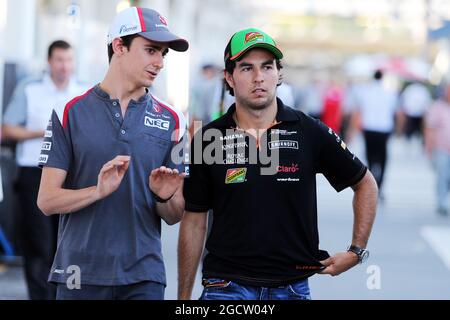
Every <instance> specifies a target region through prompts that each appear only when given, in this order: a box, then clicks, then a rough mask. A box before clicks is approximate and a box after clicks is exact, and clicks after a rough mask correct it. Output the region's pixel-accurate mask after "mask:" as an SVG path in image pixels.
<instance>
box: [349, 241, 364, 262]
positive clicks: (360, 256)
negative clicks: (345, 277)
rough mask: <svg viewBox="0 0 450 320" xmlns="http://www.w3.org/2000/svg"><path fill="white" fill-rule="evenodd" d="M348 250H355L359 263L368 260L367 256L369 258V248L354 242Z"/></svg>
mask: <svg viewBox="0 0 450 320" xmlns="http://www.w3.org/2000/svg"><path fill="white" fill-rule="evenodd" d="M347 251H350V252H353V253H354V254H356V255H357V256H358V262H359V263H363V262H364V261H366V260H367V258H369V250H366V249H362V248H360V247H357V246H355V245H353V244H352V245H350V246H349V247H348V248H347Z"/></svg>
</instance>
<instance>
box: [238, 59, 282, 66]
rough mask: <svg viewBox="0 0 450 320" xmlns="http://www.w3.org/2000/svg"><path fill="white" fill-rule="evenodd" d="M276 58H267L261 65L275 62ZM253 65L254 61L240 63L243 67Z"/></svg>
mask: <svg viewBox="0 0 450 320" xmlns="http://www.w3.org/2000/svg"><path fill="white" fill-rule="evenodd" d="M274 60H275V59H270V60H266V61H264V62H263V63H261V65H262V66H265V65H268V64H273V61H274ZM252 66H253V64H252V63H248V62H242V63H241V64H240V65H239V68H242V67H252Z"/></svg>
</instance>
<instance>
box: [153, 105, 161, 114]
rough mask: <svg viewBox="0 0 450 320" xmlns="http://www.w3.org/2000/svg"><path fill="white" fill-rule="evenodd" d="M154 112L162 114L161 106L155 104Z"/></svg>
mask: <svg viewBox="0 0 450 320" xmlns="http://www.w3.org/2000/svg"><path fill="white" fill-rule="evenodd" d="M153 111H155V112H157V113H160V112H161V106H160V105H159V104H157V103H154V104H153Z"/></svg>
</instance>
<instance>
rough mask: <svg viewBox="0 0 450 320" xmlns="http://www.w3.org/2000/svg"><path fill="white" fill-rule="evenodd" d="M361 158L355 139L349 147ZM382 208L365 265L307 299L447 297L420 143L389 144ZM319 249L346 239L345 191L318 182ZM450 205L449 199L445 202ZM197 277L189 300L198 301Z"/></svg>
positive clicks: (171, 243)
mask: <svg viewBox="0 0 450 320" xmlns="http://www.w3.org/2000/svg"><path fill="white" fill-rule="evenodd" d="M350 147H351V148H352V151H353V152H354V153H356V154H357V155H359V156H360V157H361V158H364V157H363V156H361V155H362V154H363V148H362V143H361V140H360V138H357V139H356V141H355V142H354V143H353V144H352V145H350ZM390 151H391V157H390V161H389V164H388V165H389V166H388V171H387V173H386V189H385V198H386V200H385V201H384V203H383V204H381V205H380V206H379V210H378V215H377V220H376V223H375V226H374V229H373V233H372V237H371V239H370V243H369V248H370V253H371V256H370V258H369V260H368V261H367V263H366V264H364V265H361V266H357V267H355V268H353V269H351V270H350V271H348V272H347V273H345V274H342V275H340V276H338V277H330V276H322V275H316V276H314V277H313V278H311V280H310V285H311V291H312V297H313V299H450V217H440V216H438V215H437V214H436V212H435V210H434V209H435V206H434V174H433V171H432V168H431V165H430V163H429V161H428V160H427V159H426V158H425V157H424V155H423V154H422V152H421V150H420V145H419V144H417V143H416V144H413V145H412V146H410V145H407V144H405V143H404V141H401V140H398V139H393V140H391V144H390ZM318 195H319V198H318V201H319V204H318V208H319V230H320V241H321V247H322V248H324V249H326V250H328V251H329V252H330V253H334V252H338V251H340V250H344V249H345V248H346V246H347V245H348V244H349V242H350V241H351V231H352V211H351V199H352V191H351V190H345V191H343V192H342V193H340V194H337V193H336V192H335V191H334V190H333V189H332V188H331V187H330V186H329V185H328V183H327V182H326V180H325V179H324V178H323V177H319V178H318ZM449 201H450V199H449ZM177 239H178V225H177V226H173V227H168V226H166V225H165V226H164V227H163V243H164V246H163V251H164V257H165V260H166V269H167V279H168V286H167V289H166V299H175V298H176V285H177V280H176V279H177V275H176V271H177V269H176V268H177V266H176V244H177ZM25 292H26V291H25V285H24V281H23V273H22V270H21V269H20V268H9V269H6V270H3V271H2V270H1V269H0V299H26V293H25ZM200 293H201V286H200V278H198V279H197V281H196V286H195V289H194V295H193V296H194V297H195V298H197V297H199V296H200Z"/></svg>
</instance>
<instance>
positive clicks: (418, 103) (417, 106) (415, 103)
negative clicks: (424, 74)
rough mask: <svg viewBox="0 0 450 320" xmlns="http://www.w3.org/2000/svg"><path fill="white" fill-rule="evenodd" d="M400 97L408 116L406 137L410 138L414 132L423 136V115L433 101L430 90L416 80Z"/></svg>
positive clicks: (405, 113) (403, 109)
mask: <svg viewBox="0 0 450 320" xmlns="http://www.w3.org/2000/svg"><path fill="white" fill-rule="evenodd" d="M400 99H401V103H400V106H401V110H402V112H403V113H404V115H405V117H406V128H405V135H406V138H408V140H409V139H411V137H412V136H413V135H414V134H417V135H418V136H419V137H422V128H423V117H424V115H425V112H426V111H427V109H428V108H429V106H430V105H431V104H432V102H433V100H432V99H431V94H430V91H429V90H428V88H427V87H426V86H425V85H424V84H422V83H420V82H415V83H412V84H410V85H409V86H407V87H406V89H405V90H404V91H403V92H402V94H401V96H400Z"/></svg>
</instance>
